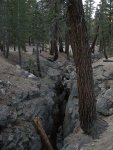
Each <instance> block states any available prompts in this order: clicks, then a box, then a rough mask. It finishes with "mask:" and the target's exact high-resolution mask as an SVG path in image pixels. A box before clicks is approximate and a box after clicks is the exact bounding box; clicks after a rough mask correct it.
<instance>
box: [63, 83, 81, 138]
mask: <svg viewBox="0 0 113 150" xmlns="http://www.w3.org/2000/svg"><path fill="white" fill-rule="evenodd" d="M77 97H78V92H77V86H76V84H75V83H74V84H73V86H72V90H71V94H70V96H69V99H68V103H67V106H66V111H65V118H64V124H63V129H64V130H63V134H64V137H66V136H68V135H69V134H70V133H71V132H72V131H73V129H74V127H75V126H77V125H78V119H79V118H78V117H79V114H78V99H77Z"/></svg>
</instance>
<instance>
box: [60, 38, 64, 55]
mask: <svg viewBox="0 0 113 150" xmlns="http://www.w3.org/2000/svg"><path fill="white" fill-rule="evenodd" d="M59 52H61V53H62V52H63V43H62V38H61V37H59Z"/></svg>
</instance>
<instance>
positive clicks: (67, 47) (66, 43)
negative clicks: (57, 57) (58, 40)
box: [65, 31, 70, 60]
mask: <svg viewBox="0 0 113 150" xmlns="http://www.w3.org/2000/svg"><path fill="white" fill-rule="evenodd" d="M65 52H66V54H67V59H68V60H70V57H69V31H65Z"/></svg>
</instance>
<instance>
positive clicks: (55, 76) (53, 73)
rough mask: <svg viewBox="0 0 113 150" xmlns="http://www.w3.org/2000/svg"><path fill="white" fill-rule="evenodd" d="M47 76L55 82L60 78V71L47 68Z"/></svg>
mask: <svg viewBox="0 0 113 150" xmlns="http://www.w3.org/2000/svg"><path fill="white" fill-rule="evenodd" d="M47 74H48V76H49V77H50V78H51V79H53V80H57V79H58V77H59V76H60V71H59V70H57V69H53V68H49V69H48V72H47Z"/></svg>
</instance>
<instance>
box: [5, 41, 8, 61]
mask: <svg viewBox="0 0 113 150" xmlns="http://www.w3.org/2000/svg"><path fill="white" fill-rule="evenodd" d="M5 57H6V58H8V57H9V44H7V45H6V52H5Z"/></svg>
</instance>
